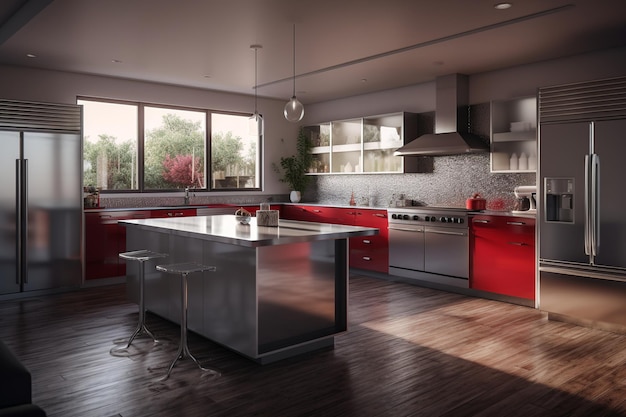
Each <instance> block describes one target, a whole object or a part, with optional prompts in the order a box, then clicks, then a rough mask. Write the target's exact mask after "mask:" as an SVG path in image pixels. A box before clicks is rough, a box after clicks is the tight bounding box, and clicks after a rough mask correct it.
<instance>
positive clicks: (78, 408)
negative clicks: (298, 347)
mask: <svg viewBox="0 0 626 417" xmlns="http://www.w3.org/2000/svg"><path fill="white" fill-rule="evenodd" d="M136 321H137V307H136V305H134V304H131V303H129V302H127V301H126V299H125V295H124V287H123V286H110V287H100V288H89V289H84V290H80V291H77V292H72V293H65V294H58V295H50V296H45V297H38V298H32V299H22V300H12V301H3V302H0V339H2V340H3V341H4V342H5V343H6V344H7V345H8V346H9V347H10V348H11V349H12V350H13V351H14V352H15V353H16V354H17V355H18V357H19V358H20V359H21V360H22V361H23V362H24V363H25V365H26V366H27V367H28V368H29V369H30V370H31V372H32V375H33V396H34V402H36V403H37V404H38V405H39V406H41V407H42V408H43V409H45V410H46V411H47V413H48V415H49V416H63V417H72V416H81V417H92V416H95V417H97V416H104V417H111V416H123V417H140V416H229V417H232V416H324V417H326V416H394V417H396V416H509V417H511V416H524V417H528V416H620V415H621V416H626V336H624V335H618V334H614V333H609V332H604V331H600V330H592V329H588V328H583V327H578V326H575V325H570V324H565V323H559V322H548V321H547V320H546V318H545V317H544V316H543V315H542V314H541V313H540V312H538V311H536V310H534V309H531V308H527V307H521V306H516V305H511V304H506V303H501V302H497V301H490V300H484V299H477V298H470V297H465V296H462V295H457V294H450V293H444V292H439V291H436V290H431V289H425V288H420V287H416V286H412V285H408V284H402V283H392V282H388V281H383V280H378V279H374V278H368V277H363V276H353V277H352V278H351V279H350V306H349V331H348V332H347V333H346V334H343V335H341V336H338V337H337V338H336V340H335V348H334V349H326V350H324V351H319V352H315V353H314V354H309V355H306V356H302V357H298V358H292V359H288V360H284V361H281V362H277V363H274V364H269V365H263V366H262V365H258V364H256V363H254V362H252V361H250V360H248V359H245V358H242V357H240V356H238V355H237V354H234V353H232V352H230V351H228V350H226V349H224V348H222V347H220V346H217V345H215V344H213V343H211V342H209V341H207V340H205V339H202V338H200V337H198V336H196V335H194V334H192V335H190V340H189V344H190V348H191V351H192V352H193V353H195V354H196V356H197V357H198V358H199V359H200V360H201V361H209V363H210V364H211V365H212V366H214V367H216V368H218V369H219V370H220V371H221V372H222V376H220V377H211V376H201V371H200V370H199V369H197V368H194V366H193V365H192V363H191V362H189V361H185V362H182V363H181V364H180V365H177V366H176V367H175V368H174V370H173V373H172V376H171V378H170V379H169V380H167V381H165V382H159V381H158V378H159V377H160V376H161V375H162V374H163V372H164V371H165V369H164V367H165V366H166V365H167V364H169V361H171V359H172V358H173V356H174V355H175V352H176V348H177V345H176V344H177V342H178V335H179V329H178V327H177V326H175V325H173V324H171V323H169V322H167V321H165V320H162V319H160V318H159V317H156V316H154V315H149V316H148V323H149V327H150V328H151V329H152V330H154V331H155V333H157V334H158V335H160V336H161V337H164V338H165V339H166V340H165V342H164V343H162V344H161V345H157V346H156V347H155V346H153V344H152V343H151V342H147V341H146V339H140V341H139V342H138V343H137V345H136V347H134V346H133V347H131V349H132V352H131V353H132V354H131V355H130V356H127V357H118V356H112V355H111V354H110V353H109V351H110V349H111V348H112V347H113V346H114V344H113V341H114V340H119V339H123V338H124V337H126V336H128V335H129V334H130V333H131V331H132V330H133V329H134V327H135V325H136Z"/></svg>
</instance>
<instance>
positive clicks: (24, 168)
mask: <svg viewBox="0 0 626 417" xmlns="http://www.w3.org/2000/svg"><path fill="white" fill-rule="evenodd" d="M21 184H22V224H21V227H22V252H23V253H22V282H23V283H24V284H28V268H27V266H28V159H24V162H23V164H22V183H21Z"/></svg>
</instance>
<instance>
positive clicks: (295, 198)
mask: <svg viewBox="0 0 626 417" xmlns="http://www.w3.org/2000/svg"><path fill="white" fill-rule="evenodd" d="M300 198H302V194H301V193H300V191H292V192H291V193H290V194H289V199H290V200H291V202H292V203H299V202H300Z"/></svg>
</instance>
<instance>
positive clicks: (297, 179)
mask: <svg viewBox="0 0 626 417" xmlns="http://www.w3.org/2000/svg"><path fill="white" fill-rule="evenodd" d="M312 147H313V145H312V144H311V141H310V139H309V138H308V137H307V135H306V134H305V133H304V130H303V129H300V133H299V134H298V139H297V142H296V154H295V155H292V156H288V157H281V158H280V167H279V166H278V165H276V163H273V164H272V166H273V167H274V171H276V172H277V173H278V174H280V175H281V177H280V178H279V180H280V182H284V183H286V184H288V185H289V187H290V189H291V193H290V194H289V199H290V200H291V202H292V203H297V202H299V201H300V198H301V196H302V193H303V192H304V190H305V189H306V187H307V185H308V184H309V181H310V180H311V177H309V176H308V175H306V173H307V172H308V171H309V168H310V166H311V162H312V161H313V156H312V155H311V148H312ZM281 168H282V170H281Z"/></svg>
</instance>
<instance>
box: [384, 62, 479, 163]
mask: <svg viewBox="0 0 626 417" xmlns="http://www.w3.org/2000/svg"><path fill="white" fill-rule="evenodd" d="M436 87H437V96H436V103H435V107H436V109H435V133H429V134H425V135H422V136H420V137H418V138H417V139H414V140H412V141H411V142H409V143H407V144H406V145H404V146H403V147H401V148H399V149H398V150H396V151H395V152H394V155H397V156H438V155H460V154H467V153H478V152H487V151H489V145H488V144H486V143H485V141H483V139H481V138H480V137H479V136H477V135H474V134H471V133H469V131H468V130H469V81H468V77H467V75H463V74H450V75H444V76H440V77H437V80H436Z"/></svg>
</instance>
